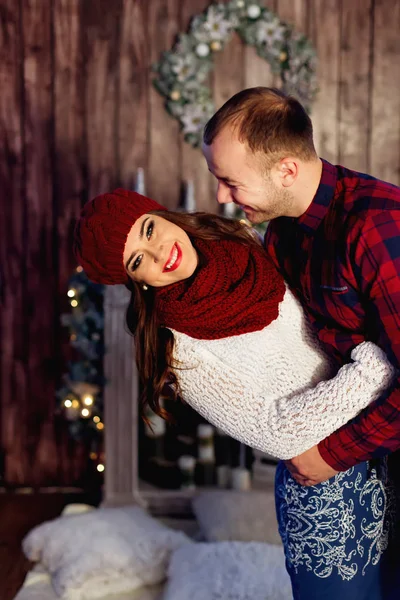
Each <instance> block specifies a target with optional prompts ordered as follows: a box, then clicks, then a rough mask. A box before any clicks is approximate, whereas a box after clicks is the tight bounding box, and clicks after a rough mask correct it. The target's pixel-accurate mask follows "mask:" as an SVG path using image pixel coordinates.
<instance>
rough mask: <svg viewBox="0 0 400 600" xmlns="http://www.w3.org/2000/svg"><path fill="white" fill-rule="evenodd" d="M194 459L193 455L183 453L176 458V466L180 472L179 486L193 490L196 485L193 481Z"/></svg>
mask: <svg viewBox="0 0 400 600" xmlns="http://www.w3.org/2000/svg"><path fill="white" fill-rule="evenodd" d="M195 466H196V459H195V458H194V456H189V455H187V454H184V455H182V456H180V457H179V458H178V467H179V469H180V471H181V473H182V483H181V488H183V489H187V490H193V489H194V488H195V487H196V486H195V483H194V469H195Z"/></svg>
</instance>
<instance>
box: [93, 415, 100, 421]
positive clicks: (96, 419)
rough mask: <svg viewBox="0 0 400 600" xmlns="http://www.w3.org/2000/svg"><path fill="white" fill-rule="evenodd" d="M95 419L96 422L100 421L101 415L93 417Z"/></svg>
mask: <svg viewBox="0 0 400 600" xmlns="http://www.w3.org/2000/svg"><path fill="white" fill-rule="evenodd" d="M93 421H94V422H95V423H100V417H98V416H97V415H96V416H95V417H93Z"/></svg>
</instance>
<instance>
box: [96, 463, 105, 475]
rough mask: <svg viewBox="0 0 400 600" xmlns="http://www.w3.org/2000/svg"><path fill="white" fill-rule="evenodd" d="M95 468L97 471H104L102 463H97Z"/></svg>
mask: <svg viewBox="0 0 400 600" xmlns="http://www.w3.org/2000/svg"><path fill="white" fill-rule="evenodd" d="M97 470H98V472H99V473H102V472H103V471H104V465H101V464H99V465H97Z"/></svg>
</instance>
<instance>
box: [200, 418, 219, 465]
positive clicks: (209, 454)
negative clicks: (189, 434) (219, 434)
mask: <svg viewBox="0 0 400 600" xmlns="http://www.w3.org/2000/svg"><path fill="white" fill-rule="evenodd" d="M197 437H198V442H199V448H198V453H199V461H200V462H211V463H213V462H215V453H214V429H213V427H212V425H207V424H206V423H201V424H200V425H198V427H197Z"/></svg>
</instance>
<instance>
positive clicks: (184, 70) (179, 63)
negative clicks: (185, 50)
mask: <svg viewBox="0 0 400 600" xmlns="http://www.w3.org/2000/svg"><path fill="white" fill-rule="evenodd" d="M196 70H197V69H196V61H195V60H194V57H193V55H191V54H186V55H184V56H179V55H175V56H174V61H173V63H172V66H171V71H172V72H173V73H175V75H176V78H177V80H178V81H185V79H188V78H189V77H191V76H193V75H195V74H196Z"/></svg>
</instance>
